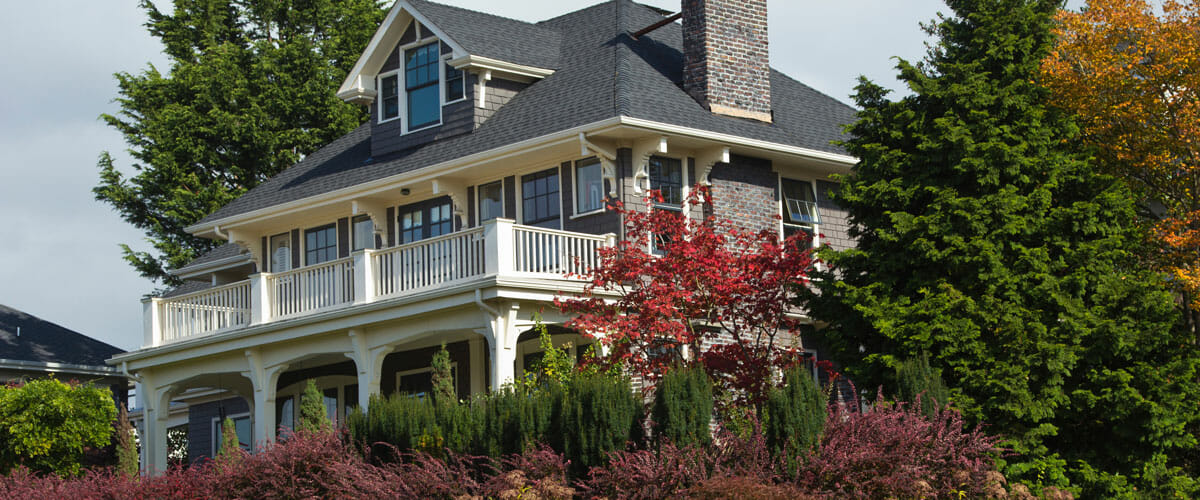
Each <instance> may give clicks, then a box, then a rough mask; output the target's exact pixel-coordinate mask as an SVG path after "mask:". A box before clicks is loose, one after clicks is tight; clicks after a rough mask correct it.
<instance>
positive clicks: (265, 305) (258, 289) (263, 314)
mask: <svg viewBox="0 0 1200 500" xmlns="http://www.w3.org/2000/svg"><path fill="white" fill-rule="evenodd" d="M268 276H270V274H269V273H257V274H251V275H250V324H251V325H261V324H263V323H267V322H269V321H271V290H270V286H269V285H268V280H267V277H268Z"/></svg>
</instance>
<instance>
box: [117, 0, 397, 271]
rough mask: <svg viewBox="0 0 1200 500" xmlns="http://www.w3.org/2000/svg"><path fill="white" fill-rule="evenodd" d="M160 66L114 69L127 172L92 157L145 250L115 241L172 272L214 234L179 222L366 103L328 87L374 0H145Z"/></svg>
mask: <svg viewBox="0 0 1200 500" xmlns="http://www.w3.org/2000/svg"><path fill="white" fill-rule="evenodd" d="M142 8H143V9H145V11H146V14H147V16H148V17H149V21H147V23H146V27H147V29H148V30H149V31H150V34H151V35H153V36H154V37H156V38H158V39H160V40H161V41H162V43H163V45H164V52H165V54H166V55H167V57H168V58H169V60H170V65H171V67H170V71H169V73H166V74H163V73H161V72H160V71H159V69H158V68H155V67H154V66H150V67H148V68H146V69H145V70H144V71H143V72H142V73H140V74H129V73H124V72H122V73H117V74H116V78H117V83H118V86H119V88H120V90H119V93H120V97H118V98H117V103H118V104H119V105H120V111H118V112H117V113H115V114H111V115H110V114H105V115H102V117H101V118H103V119H104V121H105V122H107V123H108V124H109V125H110V126H112V127H113V128H115V129H117V130H118V131H120V132H121V134H122V135H124V136H125V142H126V143H127V144H128V145H129V147H130V154H131V155H132V156H133V159H134V162H135V163H134V164H133V165H132V168H133V169H134V170H135V171H136V173H135V174H134V175H132V176H130V177H126V176H125V175H123V174H122V173H121V172H120V171H119V170H118V169H117V166H116V165H115V164H114V162H113V159H112V157H111V156H110V155H109V154H108V153H107V152H104V153H102V154H101V155H100V161H99V167H100V184H99V185H97V186H96V187H95V188H94V189H93V191H94V193H95V195H96V198H97V199H98V200H101V201H104V202H106V203H108V204H110V205H112V206H113V208H115V209H116V210H117V212H119V213H120V214H121V217H122V218H123V219H125V221H126V222H129V223H130V224H133V225H134V226H136V227H137V228H139V229H142V230H143V231H145V233H146V237H147V239H148V240H149V241H150V242H151V243H152V244H153V246H154V252H153V253H149V252H134V251H132V250H131V249H130V248H129V247H128V246H125V247H124V250H125V259H126V260H127V261H129V263H130V264H131V265H133V267H134V268H136V269H137V270H138V272H139V273H141V275H142V276H145V277H147V278H151V279H155V280H164V281H171V280H172V279H173V278H171V277H169V276H168V275H167V274H166V270H167V269H171V268H177V267H180V266H183V265H185V264H187V263H188V262H189V261H191V260H192V259H193V258H195V257H197V256H199V255H200V254H201V253H203V252H205V251H207V250H209V249H211V248H213V247H214V246H215V245H217V243H216V242H213V241H211V240H206V239H202V238H196V237H194V236H192V235H190V234H188V233H186V232H185V231H184V230H183V228H185V227H187V226H188V225H191V224H193V223H195V222H197V221H198V220H200V219H201V218H203V217H204V216H206V215H208V214H209V213H211V212H213V211H214V210H216V209H217V208H219V207H221V206H222V205H224V204H226V203H228V202H229V201H231V200H233V199H234V198H236V197H238V196H239V195H241V194H242V193H243V192H245V191H246V190H247V189H249V188H252V187H254V186H255V185H257V184H259V183H260V182H262V181H263V180H265V179H267V178H268V177H270V176H272V175H274V174H276V173H278V172H279V171H281V170H283V169H284V168H287V167H288V166H289V165H291V164H293V163H295V162H296V161H298V160H299V159H300V158H301V157H303V155H306V154H308V153H311V152H313V151H315V150H316V149H317V148H318V147H320V146H321V145H323V144H325V143H327V142H329V141H331V140H333V139H335V138H337V137H338V136H340V135H342V134H344V133H346V132H348V131H349V130H351V129H353V128H354V127H355V126H357V125H358V124H360V123H362V121H363V120H364V119H365V116H366V113H365V111H364V110H363V109H362V108H361V107H359V106H356V105H352V104H348V103H344V102H342V101H341V100H340V99H338V98H337V97H336V96H335V95H334V93H335V92H336V90H337V87H338V86H339V85H341V83H342V80H343V79H345V77H346V74H347V73H348V72H349V70H350V68H351V67H352V66H353V65H354V62H355V61H356V60H357V58H358V56H359V54H360V53H361V51H362V48H363V47H365V46H366V45H367V41H368V40H369V39H370V37H371V35H372V34H373V33H374V31H375V29H376V28H377V27H378V26H379V22H380V21H381V20H382V19H383V13H384V11H383V10H382V9H381V8H380V7H379V5H378V2H377V1H376V0H349V1H341V2H338V1H334V0H315V1H307V2H292V1H283V2H277V1H268V0H175V2H174V8H173V11H172V12H171V13H170V14H164V13H162V12H161V11H159V10H158V8H157V7H155V5H154V3H153V2H151V1H149V0H143V2H142Z"/></svg>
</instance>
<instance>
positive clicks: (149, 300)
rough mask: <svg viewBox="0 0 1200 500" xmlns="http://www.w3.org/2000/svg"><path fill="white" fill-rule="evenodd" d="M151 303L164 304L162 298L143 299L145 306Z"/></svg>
mask: <svg viewBox="0 0 1200 500" xmlns="http://www.w3.org/2000/svg"><path fill="white" fill-rule="evenodd" d="M151 302H162V297H142V303H143V304H149V303H151Z"/></svg>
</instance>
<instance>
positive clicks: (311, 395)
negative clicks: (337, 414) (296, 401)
mask: <svg viewBox="0 0 1200 500" xmlns="http://www.w3.org/2000/svg"><path fill="white" fill-rule="evenodd" d="M332 428H333V423H332V422H330V421H329V415H328V414H327V413H326V409H325V395H324V394H321V390H320V389H317V382H316V381H314V380H313V379H308V385H306V386H305V387H304V394H303V395H301V396H300V425H299V429H300V430H302V431H308V432H318V431H327V430H330V429H332Z"/></svg>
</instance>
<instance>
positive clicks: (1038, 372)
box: [808, 0, 1200, 497]
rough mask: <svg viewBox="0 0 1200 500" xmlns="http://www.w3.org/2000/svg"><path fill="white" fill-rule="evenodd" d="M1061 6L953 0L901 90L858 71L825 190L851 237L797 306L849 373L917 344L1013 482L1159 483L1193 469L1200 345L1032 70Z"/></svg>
mask: <svg viewBox="0 0 1200 500" xmlns="http://www.w3.org/2000/svg"><path fill="white" fill-rule="evenodd" d="M1059 4H1060V2H1057V1H1051V0H952V1H949V2H948V5H949V7H950V8H951V9H952V11H953V14H952V15H950V16H948V17H945V18H942V19H941V20H939V21H938V22H936V23H935V24H933V25H931V26H929V27H928V31H929V32H930V33H931V34H932V35H934V36H935V37H936V38H937V40H936V41H935V42H934V43H933V44H932V45H931V49H930V52H929V54H928V56H927V58H926V59H925V60H924V62H922V63H920V64H912V63H910V62H908V61H904V60H901V61H900V62H899V63H898V69H899V76H898V78H899V79H900V80H901V81H903V82H904V83H906V84H907V85H908V87H909V88H910V89H911V90H912V92H913V95H911V96H908V97H904V98H902V99H899V100H896V101H891V100H889V99H887V98H886V91H885V90H884V89H882V88H881V87H879V86H877V85H875V84H873V83H871V82H868V81H865V80H863V81H862V82H861V83H860V85H859V86H858V88H857V95H856V96H855V98H856V100H857V103H858V106H859V107H860V108H861V111H860V112H859V120H858V121H857V123H855V124H853V125H852V126H851V127H850V128H849V133H850V134H851V139H850V140H849V141H847V142H846V143H845V147H846V149H847V151H848V152H849V153H851V154H853V155H855V156H856V157H858V158H859V160H860V161H859V163H858V165H857V166H855V168H854V170H853V173H852V175H850V176H848V177H846V178H845V182H844V183H843V185H842V188H841V190H840V192H839V193H837V195H836V196H837V199H838V200H839V202H840V203H841V205H842V206H843V207H845V208H846V209H847V210H848V211H849V214H850V217H849V218H850V220H849V222H850V233H851V235H852V236H853V237H855V238H856V239H857V241H858V246H857V248H855V249H852V250H847V251H844V252H826V253H825V255H824V257H825V259H826V260H827V261H828V262H829V263H830V264H831V266H830V272H829V273H826V274H824V275H823V276H822V277H823V278H825V279H823V280H821V281H818V282H816V287H817V288H818V292H817V293H813V294H811V296H809V297H808V305H809V307H810V308H811V311H812V314H813V316H814V317H815V318H817V319H819V320H821V321H824V322H827V323H828V324H829V328H828V329H826V330H825V332H826V333H825V334H824V335H825V336H826V337H827V338H826V340H827V342H828V344H829V345H830V346H831V348H832V349H833V350H834V351H835V354H836V357H837V358H838V359H839V360H840V361H842V362H843V363H845V364H846V366H847V371H848V372H849V374H850V375H851V376H853V377H855V379H856V381H857V382H859V385H860V386H863V387H871V386H875V385H879V384H887V383H890V382H891V380H892V377H894V375H895V374H894V368H893V367H894V366H896V364H897V363H898V362H899V361H900V360H902V359H905V358H909V357H913V356H916V355H918V354H919V353H922V352H928V353H929V356H930V357H929V362H930V365H931V366H932V367H933V368H936V369H940V370H941V371H942V373H943V375H944V376H945V377H946V379H947V380H950V381H952V382H951V386H952V387H951V396H952V398H953V399H954V401H955V404H956V406H958V407H960V408H961V409H962V410H963V411H964V413H965V414H966V415H967V417H968V418H969V419H970V420H972V421H974V422H981V421H986V422H987V424H988V426H989V427H988V428H989V429H990V430H991V431H993V432H997V433H1000V434H1002V435H1004V436H1006V437H1007V438H1008V439H1009V442H1008V446H1010V447H1011V448H1012V450H1013V451H1015V452H1016V454H1015V455H1014V456H1012V457H1009V458H1007V459H1006V461H1007V463H1006V464H1005V467H1004V469H1005V472H1006V473H1007V474H1009V475H1010V477H1011V478H1013V479H1017V480H1023V481H1029V482H1032V483H1034V484H1035V485H1036V484H1037V483H1039V482H1040V483H1042V484H1046V485H1067V484H1068V483H1074V484H1076V485H1079V486H1081V487H1083V488H1084V490H1083V491H1085V493H1086V494H1087V496H1094V497H1109V496H1114V495H1121V494H1124V492H1125V491H1126V490H1127V489H1128V488H1129V487H1132V486H1133V485H1138V484H1140V485H1141V489H1143V490H1145V489H1147V488H1148V487H1149V486H1150V484H1149V483H1152V482H1159V481H1162V479H1154V478H1152V477H1150V476H1151V474H1147V473H1145V471H1144V469H1145V466H1147V465H1148V464H1151V463H1152V462H1153V461H1154V460H1156V457H1164V458H1166V463H1167V465H1168V470H1173V471H1175V472H1177V473H1180V474H1183V473H1186V472H1187V471H1186V470H1184V471H1180V470H1179V469H1177V467H1183V466H1187V464H1185V463H1182V462H1181V461H1180V460H1179V456H1180V454H1181V452H1182V450H1187V449H1190V448H1192V447H1194V446H1195V445H1196V439H1195V437H1194V436H1192V435H1190V434H1189V433H1188V432H1186V429H1187V428H1188V426H1189V425H1190V424H1192V423H1194V422H1195V421H1196V414H1197V412H1196V411H1195V405H1196V402H1197V401H1198V400H1200V399H1198V398H1197V396H1198V395H1200V390H1198V388H1197V384H1196V380H1197V371H1196V370H1197V358H1196V354H1195V352H1196V350H1195V349H1194V348H1191V347H1189V343H1190V339H1189V338H1188V337H1187V336H1185V335H1181V334H1180V329H1179V328H1178V323H1179V320H1180V317H1179V314H1178V313H1177V311H1174V310H1173V309H1172V307H1171V306H1172V300H1173V299H1172V296H1171V294H1170V293H1169V292H1168V291H1166V290H1165V289H1164V288H1163V286H1162V283H1161V282H1160V280H1158V279H1157V277H1155V276H1153V275H1151V274H1148V273H1146V272H1144V271H1142V270H1141V269H1139V266H1138V263H1137V262H1136V261H1135V259H1133V258H1132V256H1133V255H1134V250H1135V249H1133V248H1131V245H1133V244H1135V243H1136V242H1137V241H1139V239H1138V237H1137V235H1136V233H1135V232H1134V231H1133V230H1132V228H1131V226H1132V224H1131V223H1132V222H1133V221H1135V220H1136V213H1135V210H1134V206H1133V204H1132V200H1133V197H1132V196H1131V195H1130V193H1129V191H1128V190H1127V189H1126V188H1125V187H1124V186H1123V185H1122V184H1120V183H1118V182H1116V181H1115V180H1114V179H1113V178H1111V177H1107V176H1104V175H1100V174H1098V173H1097V169H1096V168H1094V167H1093V165H1091V164H1090V163H1089V162H1088V161H1087V159H1086V156H1085V155H1083V154H1080V153H1078V152H1076V150H1075V144H1074V141H1073V138H1074V137H1076V133H1077V128H1076V127H1075V126H1074V125H1073V123H1072V122H1071V121H1070V117H1068V116H1064V115H1062V114H1060V112H1058V111H1056V110H1054V109H1052V108H1050V107H1048V106H1046V104H1045V102H1046V97H1047V91H1046V90H1045V89H1044V88H1042V87H1041V86H1039V85H1038V83H1037V81H1036V75H1037V70H1038V64H1039V62H1040V61H1041V59H1042V58H1043V57H1044V56H1045V55H1046V54H1047V51H1048V49H1049V47H1050V43H1051V41H1052V35H1051V33H1050V28H1051V26H1052V23H1053V21H1052V17H1053V15H1054V13H1055V12H1056V11H1057V9H1058V7H1059ZM1099 436H1103V439H1098V437H1099ZM1172 467H1176V469H1171V468H1172ZM1158 477H1160V478H1161V477H1162V475H1159V476H1158ZM1126 480H1128V481H1129V482H1130V483H1132V484H1123V482H1125V481H1126Z"/></svg>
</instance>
